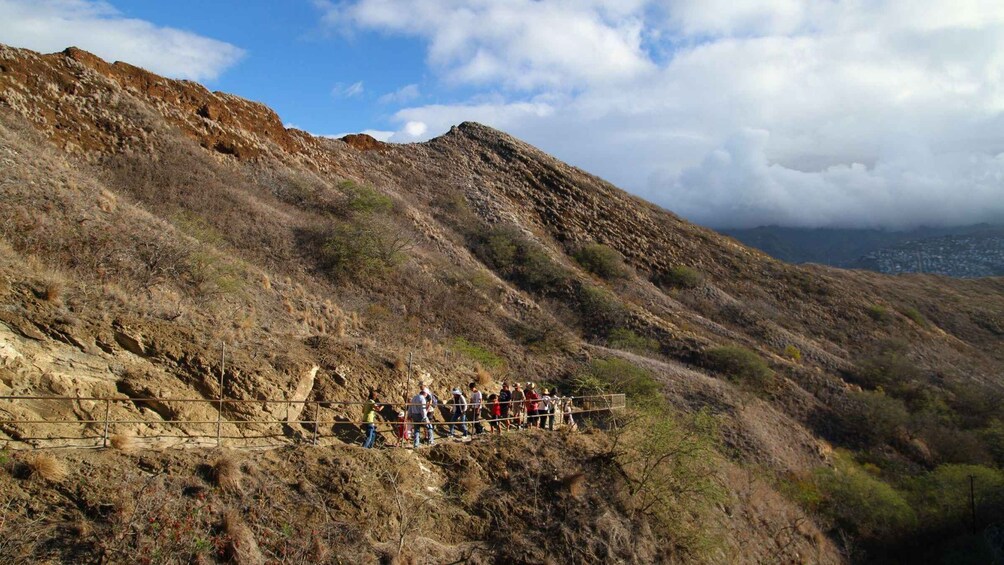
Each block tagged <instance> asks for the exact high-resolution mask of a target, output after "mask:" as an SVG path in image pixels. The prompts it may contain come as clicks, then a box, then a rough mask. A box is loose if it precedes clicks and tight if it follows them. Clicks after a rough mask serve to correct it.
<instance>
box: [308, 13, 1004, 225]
mask: <svg viewBox="0 0 1004 565" xmlns="http://www.w3.org/2000/svg"><path fill="white" fill-rule="evenodd" d="M325 18H326V21H328V23H330V24H331V25H336V26H348V27H351V28H353V29H371V30H379V31H382V32H386V33H395V34H402V35H408V36H412V37H418V38H420V39H422V40H424V41H425V42H426V44H427V46H428V56H427V58H428V62H429V65H430V67H431V68H432V69H433V70H434V71H435V72H436V73H438V76H439V77H440V78H441V79H442V84H443V85H445V86H450V85H458V84H459V85H462V86H464V87H465V88H464V89H463V92H469V91H471V89H473V91H474V92H475V94H474V95H473V96H472V97H471V98H470V99H466V100H464V99H461V100H458V101H457V102H455V103H447V104H436V105H418V106H414V107H410V108H404V109H401V110H399V111H397V112H396V113H395V114H394V115H393V120H394V122H395V123H397V124H399V126H400V127H399V129H398V131H397V132H395V133H394V135H393V136H392V137H391V138H390V139H391V140H392V141H414V140H416V139H422V138H426V137H429V136H432V135H438V134H440V133H442V132H443V131H445V130H446V129H447V128H448V127H449V126H450V125H452V124H455V123H457V122H460V121H463V120H475V121H481V122H484V123H487V124H489V125H493V126H495V127H498V128H500V129H503V130H506V131H508V132H510V133H513V134H515V135H517V136H519V137H522V138H524V139H527V140H528V141H530V142H531V143H534V144H536V145H538V146H540V147H542V148H543V149H545V150H546V151H549V152H551V153H554V154H555V155H557V156H558V157H560V158H562V159H565V160H568V161H570V162H572V163H574V164H576V165H578V166H581V167H583V168H585V169H587V170H590V171H592V172H595V173H598V174H600V175H602V176H605V177H607V178H609V179H610V180H612V181H614V182H615V183H617V184H619V185H621V186H623V187H624V188H627V189H628V190H631V191H633V192H635V193H638V194H640V195H642V196H645V197H646V198H649V199H651V200H653V201H655V202H657V203H659V204H661V205H663V206H665V207H667V208H669V209H672V210H675V211H677V212H680V213H682V214H684V215H685V216H687V217H689V218H692V219H694V220H697V221H700V222H702V223H706V224H710V225H714V226H719V227H729V226H738V225H744V226H745V225H754V224H760V223H779V224H783V225H799V226H865V225H867V226H889V227H908V226H911V225H918V224H942V225H944V224H961V223H969V222H976V221H985V220H995V219H996V220H1001V219H1004V210H1002V205H1001V202H1004V185H1002V184H1001V172H1002V169H1001V159H1002V156H1001V155H1002V152H1004V127H1002V126H1004V3H999V2H985V1H981V0H952V1H949V0H930V1H927V2H924V3H920V4H918V3H916V2H907V1H905V0H880V1H878V2H873V3H868V5H867V6H866V5H863V4H862V3H860V2H854V1H846V0H835V1H832V2H810V1H805V0H751V1H750V2H729V1H726V0H631V1H626V2H614V1H612V0H611V1H602V0H552V1H549V2H536V1H531V0H511V1H508V2H491V1H488V0H469V1H461V0H429V1H428V2H423V3H421V4H420V5H418V4H416V3H411V2H405V1H403V0H354V1H348V2H342V3H340V4H337V5H328V10H327V11H326V13H325ZM409 123H422V124H425V126H426V129H425V131H424V132H423V133H421V134H416V132H417V130H416V129H415V128H414V127H407V126H408V124H409Z"/></svg>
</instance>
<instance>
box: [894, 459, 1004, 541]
mask: <svg viewBox="0 0 1004 565" xmlns="http://www.w3.org/2000/svg"><path fill="white" fill-rule="evenodd" d="M969 477H973V479H972V480H973V486H974V490H973V492H974V494H975V502H976V512H977V517H980V516H982V517H984V518H989V517H991V516H994V515H996V513H997V512H999V511H1000V510H1001V509H1002V508H1004V472H1002V471H1000V470H999V469H992V468H989V467H984V466H981V465H941V466H939V467H938V468H936V469H935V470H933V471H931V472H930V473H927V474H926V475H924V476H922V477H919V478H916V479H913V480H911V481H909V483H908V492H909V496H910V499H911V501H912V502H913V505H914V507H915V508H916V509H917V514H918V515H919V517H920V518H921V520H922V522H923V523H924V524H925V525H926V526H928V527H938V526H940V527H943V528H951V529H957V530H962V529H964V528H965V527H966V525H967V524H969V522H970V500H969V488H970V478H969Z"/></svg>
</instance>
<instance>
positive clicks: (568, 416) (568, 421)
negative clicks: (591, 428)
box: [562, 396, 578, 432]
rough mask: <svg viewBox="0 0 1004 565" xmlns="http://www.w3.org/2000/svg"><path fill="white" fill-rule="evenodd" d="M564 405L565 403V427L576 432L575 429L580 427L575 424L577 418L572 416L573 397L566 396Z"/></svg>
mask: <svg viewBox="0 0 1004 565" xmlns="http://www.w3.org/2000/svg"><path fill="white" fill-rule="evenodd" d="M562 405H563V409H562V415H563V416H564V419H565V421H564V424H565V427H567V428H568V429H570V430H572V431H573V432H574V431H575V430H577V429H578V426H576V425H575V418H573V417H572V399H571V398H569V397H567V396H566V397H565V398H563V399H562Z"/></svg>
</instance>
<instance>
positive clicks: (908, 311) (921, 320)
mask: <svg viewBox="0 0 1004 565" xmlns="http://www.w3.org/2000/svg"><path fill="white" fill-rule="evenodd" d="M900 313H901V314H903V315H904V316H906V317H907V318H910V320H911V321H913V323H915V324H917V325H918V326H920V327H922V328H926V327H927V318H925V317H924V315H923V314H921V313H920V311H919V310H917V309H916V308H914V307H912V306H911V307H908V308H904V309H902V310H900Z"/></svg>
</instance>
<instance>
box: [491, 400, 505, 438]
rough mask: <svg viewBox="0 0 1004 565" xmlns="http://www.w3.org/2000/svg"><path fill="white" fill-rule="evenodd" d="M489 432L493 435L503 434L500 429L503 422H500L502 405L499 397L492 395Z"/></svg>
mask: <svg viewBox="0 0 1004 565" xmlns="http://www.w3.org/2000/svg"><path fill="white" fill-rule="evenodd" d="M488 414H489V416H488V428H489V429H488V431H489V432H491V433H497V434H500V433H502V430H501V429H500V428H499V426H500V424H501V422H499V420H500V419H501V418H502V403H501V402H499V395H497V394H491V395H489V396H488Z"/></svg>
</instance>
